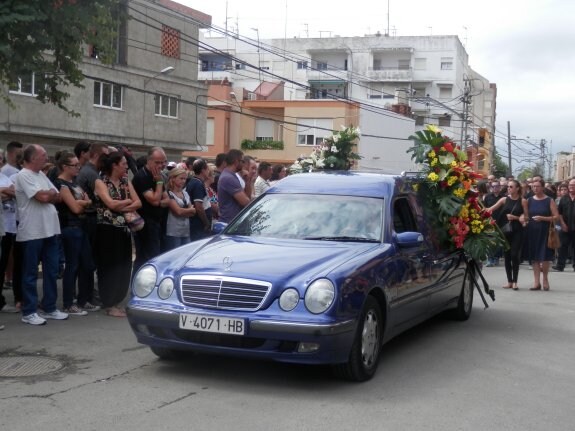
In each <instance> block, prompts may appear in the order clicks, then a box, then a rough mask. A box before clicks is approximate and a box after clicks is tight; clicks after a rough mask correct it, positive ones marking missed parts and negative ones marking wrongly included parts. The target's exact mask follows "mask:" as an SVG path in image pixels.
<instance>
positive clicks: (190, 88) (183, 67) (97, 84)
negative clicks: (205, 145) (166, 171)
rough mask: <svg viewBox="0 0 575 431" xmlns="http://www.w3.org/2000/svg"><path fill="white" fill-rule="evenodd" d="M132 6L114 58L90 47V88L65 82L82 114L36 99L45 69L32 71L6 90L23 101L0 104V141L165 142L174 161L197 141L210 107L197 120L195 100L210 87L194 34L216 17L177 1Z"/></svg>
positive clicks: (50, 145) (68, 144) (61, 144)
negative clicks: (201, 74) (201, 78)
mask: <svg viewBox="0 0 575 431" xmlns="http://www.w3.org/2000/svg"><path fill="white" fill-rule="evenodd" d="M126 11H127V13H128V15H129V17H130V19H127V20H125V21H124V22H123V23H122V25H121V28H120V31H119V37H118V41H117V55H116V60H115V62H114V63H113V64H112V65H107V64H102V63H101V62H100V60H99V59H98V47H93V46H86V47H85V57H84V60H83V63H82V65H81V70H82V72H83V73H84V75H85V79H84V82H83V85H84V88H76V87H69V88H67V89H66V91H67V92H69V93H70V98H69V99H68V100H67V101H66V104H67V106H68V107H69V108H70V109H71V110H73V111H75V112H77V113H79V114H80V116H79V117H72V116H69V115H68V114H67V113H66V112H64V111H63V110H61V109H58V108H57V107H56V106H53V105H44V104H42V103H41V102H39V101H38V100H36V99H35V98H34V95H35V85H41V84H40V82H41V79H39V78H41V76H39V75H38V73H37V72H36V71H29V73H27V74H24V75H22V76H20V77H19V79H18V81H17V82H14V83H13V84H12V85H11V86H10V88H7V89H5V91H9V93H10V97H11V99H12V101H13V103H14V104H15V106H16V108H15V109H10V108H9V107H8V106H7V105H6V104H1V105H0V147H5V145H6V144H7V143H8V142H10V141H13V140H16V141H20V142H22V143H23V144H28V143H37V144H41V145H44V146H45V147H46V148H47V150H48V154H54V153H55V152H56V151H57V150H59V149H63V148H67V149H71V148H73V147H74V145H75V144H76V143H77V142H78V141H80V140H85V141H89V142H105V143H108V144H112V145H125V146H128V147H129V148H130V149H131V150H132V151H133V152H134V154H135V155H141V154H145V153H146V151H147V149H148V148H150V147H153V146H161V147H163V148H164V149H165V150H166V153H167V155H168V157H169V159H170V160H180V158H181V157H182V152H184V151H186V150H191V149H194V148H198V144H197V141H203V140H204V139H205V138H204V137H205V134H206V129H205V126H206V122H205V112H203V114H204V116H203V117H202V116H201V115H200V117H199V119H200V121H198V122H197V123H196V122H195V121H193V119H194V118H195V116H196V112H195V106H194V104H193V102H194V101H196V100H197V98H198V97H199V96H201V95H205V94H206V92H207V88H206V86H205V85H203V84H201V83H199V82H198V80H197V76H198V67H197V54H198V48H197V43H196V42H195V41H196V40H197V38H198V35H199V29H200V28H202V27H205V26H208V25H210V24H211V17H210V16H209V15H206V14H204V13H202V12H199V11H197V10H194V9H191V8H189V7H186V6H183V5H181V4H179V3H176V2H173V1H171V0H129V1H128V2H127V4H126ZM196 137H200V138H196Z"/></svg>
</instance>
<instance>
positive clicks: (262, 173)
mask: <svg viewBox="0 0 575 431" xmlns="http://www.w3.org/2000/svg"><path fill="white" fill-rule="evenodd" d="M271 177H272V165H270V164H269V163H268V162H261V163H260V165H259V166H258V177H257V178H256V182H255V185H254V197H255V198H257V197H258V196H259V195H262V194H264V193H265V192H266V190H267V189H269V188H270V187H271V185H270V183H269V180H270V178H271Z"/></svg>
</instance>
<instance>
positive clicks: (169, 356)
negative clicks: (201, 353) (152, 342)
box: [150, 346, 185, 361]
mask: <svg viewBox="0 0 575 431" xmlns="http://www.w3.org/2000/svg"><path fill="white" fill-rule="evenodd" d="M150 350H151V351H152V352H153V353H154V355H156V356H157V357H158V358H160V359H162V360H164V361H178V360H180V359H183V358H184V356H185V352H183V351H181V350H174V349H166V348H165V347H152V346H150Z"/></svg>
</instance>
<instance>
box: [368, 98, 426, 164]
mask: <svg viewBox="0 0 575 431" xmlns="http://www.w3.org/2000/svg"><path fill="white" fill-rule="evenodd" d="M360 124H361V127H360V128H361V135H362V136H361V138H360V141H359V146H358V147H359V148H358V150H359V154H360V155H361V156H362V157H363V158H362V159H361V160H359V169H360V170H361V169H369V170H378V171H383V172H388V173H401V172H402V171H416V170H418V169H417V167H416V165H415V163H413V162H412V160H411V153H409V154H408V153H407V152H406V151H407V149H408V148H410V147H412V146H413V141H409V140H406V139H407V138H408V137H409V136H411V135H413V134H414V133H415V121H414V120H412V119H410V118H407V117H404V116H402V115H399V114H395V113H392V112H390V113H389V115H387V113H386V115H381V114H379V113H374V112H371V111H366V110H365V109H362V110H361V112H360ZM366 135H375V136H385V137H387V138H375V137H368V136H366ZM392 138H399V139H392Z"/></svg>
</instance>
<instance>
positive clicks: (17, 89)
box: [10, 73, 44, 96]
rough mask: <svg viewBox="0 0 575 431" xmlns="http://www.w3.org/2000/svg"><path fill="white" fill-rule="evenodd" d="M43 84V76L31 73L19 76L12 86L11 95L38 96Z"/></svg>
mask: <svg viewBox="0 0 575 431" xmlns="http://www.w3.org/2000/svg"><path fill="white" fill-rule="evenodd" d="M42 85H44V84H43V75H38V74H36V73H29V74H26V75H22V76H19V77H18V79H16V81H14V82H13V83H12V84H10V93H17V94H23V95H26V96H36V95H37V94H38V89H39V88H41V86H42Z"/></svg>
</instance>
